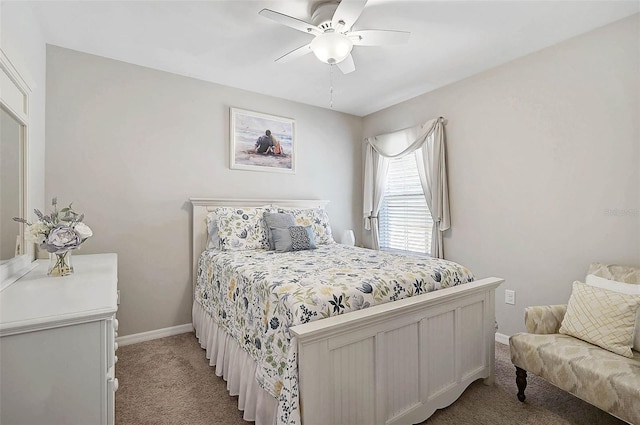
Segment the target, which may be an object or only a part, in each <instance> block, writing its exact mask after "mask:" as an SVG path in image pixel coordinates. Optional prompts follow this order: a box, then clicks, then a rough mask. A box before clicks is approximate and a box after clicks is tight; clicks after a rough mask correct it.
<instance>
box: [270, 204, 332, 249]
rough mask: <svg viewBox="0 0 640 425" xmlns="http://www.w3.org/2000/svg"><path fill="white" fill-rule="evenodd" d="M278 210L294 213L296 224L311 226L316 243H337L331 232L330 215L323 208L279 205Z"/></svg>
mask: <svg viewBox="0 0 640 425" xmlns="http://www.w3.org/2000/svg"><path fill="white" fill-rule="evenodd" d="M278 212H280V213H287V214H291V215H293V217H294V218H295V221H296V226H311V228H312V229H313V234H314V236H315V239H316V245H326V244H330V243H335V241H334V240H333V236H332V234H331V225H330V224H329V216H328V215H327V212H326V211H325V210H324V209H323V208H285V207H279V208H278Z"/></svg>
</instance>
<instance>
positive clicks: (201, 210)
mask: <svg viewBox="0 0 640 425" xmlns="http://www.w3.org/2000/svg"><path fill="white" fill-rule="evenodd" d="M190 201H191V205H192V208H193V210H192V214H191V236H192V251H191V271H192V278H191V279H192V283H193V287H194V289H195V284H196V279H197V276H198V273H197V267H198V258H200V254H201V253H202V251H204V250H205V248H206V245H207V214H209V213H210V212H211V211H213V209H214V208H216V207H261V206H265V205H270V206H275V205H277V206H280V207H296V208H319V207H325V206H326V205H327V204H328V203H329V201H326V200H318V199H278V200H273V199H216V198H190Z"/></svg>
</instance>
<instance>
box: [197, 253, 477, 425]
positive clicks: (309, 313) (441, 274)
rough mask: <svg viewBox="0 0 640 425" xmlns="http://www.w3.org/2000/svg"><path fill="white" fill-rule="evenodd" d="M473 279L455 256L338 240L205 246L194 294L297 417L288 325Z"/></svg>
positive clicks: (294, 419)
mask: <svg viewBox="0 0 640 425" xmlns="http://www.w3.org/2000/svg"><path fill="white" fill-rule="evenodd" d="M471 281H473V275H472V274H471V272H470V271H469V270H468V269H467V268H465V267H463V266H461V265H459V264H457V263H454V262H451V261H446V260H440V259H435V258H422V257H412V256H407V255H401V254H394V253H388V252H381V251H373V250H369V249H364V248H356V247H350V246H345V245H340V244H328V245H320V246H319V247H318V249H315V250H311V251H296V252H285V253H276V252H274V251H264V250H250V251H219V250H208V251H205V252H203V253H202V255H201V257H200V260H199V265H198V277H197V285H196V291H195V300H196V301H197V302H198V303H200V304H201V305H202V306H203V307H204V308H205V310H207V312H209V314H211V316H212V317H213V319H214V320H215V321H216V323H217V324H218V326H221V327H222V328H223V329H225V330H226V331H227V332H228V333H229V334H230V335H231V336H232V337H233V338H234V339H235V340H236V341H237V342H238V343H239V344H240V346H242V347H244V349H245V350H246V351H247V352H248V353H249V354H250V355H251V356H252V357H253V359H254V360H255V361H256V363H257V365H258V366H257V371H256V379H257V380H258V383H259V384H260V386H261V387H262V388H264V389H265V390H266V391H268V392H269V393H270V394H271V395H273V396H274V397H275V398H276V399H278V401H279V402H278V423H286V424H293V423H299V411H298V383H297V360H296V354H297V353H296V349H297V347H296V344H295V343H294V344H292V337H291V334H290V333H289V328H290V327H291V326H295V325H298V324H301V323H307V322H310V321H313V320H319V319H322V318H325V317H329V316H335V315H338V314H343V313H346V312H349V311H354V310H360V309H363V308H367V307H369V306H371V305H374V304H382V303H386V302H389V301H395V300H398V299H401V298H406V297H410V296H413V295H418V294H422V293H426V292H431V291H435V290H438V289H441V288H447V287H450V286H454V285H460V284H463V283H466V282H471Z"/></svg>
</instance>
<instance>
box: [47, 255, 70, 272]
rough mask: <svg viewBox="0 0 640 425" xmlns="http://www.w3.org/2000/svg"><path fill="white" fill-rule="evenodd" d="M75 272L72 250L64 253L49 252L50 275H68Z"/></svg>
mask: <svg viewBox="0 0 640 425" xmlns="http://www.w3.org/2000/svg"><path fill="white" fill-rule="evenodd" d="M70 274H73V265H72V264H71V250H69V251H67V252H64V253H62V254H52V253H49V270H48V271H47V275H48V276H68V275H70Z"/></svg>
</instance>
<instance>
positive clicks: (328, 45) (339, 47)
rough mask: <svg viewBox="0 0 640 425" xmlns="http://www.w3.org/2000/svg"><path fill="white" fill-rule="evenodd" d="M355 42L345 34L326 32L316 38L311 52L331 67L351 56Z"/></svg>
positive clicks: (312, 43)
mask: <svg viewBox="0 0 640 425" xmlns="http://www.w3.org/2000/svg"><path fill="white" fill-rule="evenodd" d="M351 49H353V42H352V41H351V39H350V38H349V37H347V36H346V35H344V34H340V33H336V32H325V33H324V34H320V35H318V36H316V38H314V39H313V41H312V42H311V50H312V51H313V53H314V54H315V55H316V57H317V58H318V59H320V60H321V61H322V62H324V63H328V64H330V65H333V64H336V63H340V62H342V61H343V60H345V59H346V58H347V56H349V54H350V53H351Z"/></svg>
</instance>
